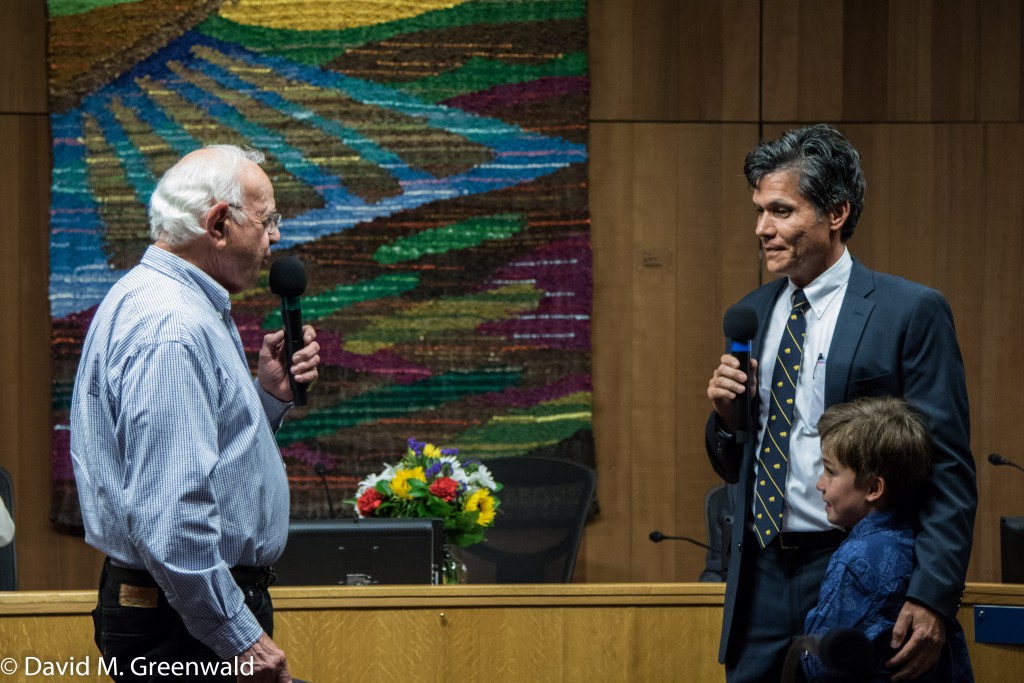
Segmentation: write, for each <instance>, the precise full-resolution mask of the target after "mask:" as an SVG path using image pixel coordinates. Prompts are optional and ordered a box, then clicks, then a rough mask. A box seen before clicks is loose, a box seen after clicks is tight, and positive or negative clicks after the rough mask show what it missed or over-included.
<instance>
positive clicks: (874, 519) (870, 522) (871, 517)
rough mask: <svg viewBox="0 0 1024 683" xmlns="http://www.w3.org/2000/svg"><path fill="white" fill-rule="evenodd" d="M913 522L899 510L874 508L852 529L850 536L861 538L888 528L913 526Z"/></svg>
mask: <svg viewBox="0 0 1024 683" xmlns="http://www.w3.org/2000/svg"><path fill="white" fill-rule="evenodd" d="M911 525H912V522H911V520H910V519H909V518H908V516H907V515H906V514H905V513H902V512H900V511H898V510H894V509H887V508H882V509H881V510H874V511H872V512H871V513H869V514H868V516H867V517H865V518H864V519H862V520H860V521H859V522H857V523H856V524H854V525H853V528H852V529H850V536H849V537H850V538H860V537H862V536H867V535H869V534H873V533H875V532H878V531H885V530H887V529H907V528H911Z"/></svg>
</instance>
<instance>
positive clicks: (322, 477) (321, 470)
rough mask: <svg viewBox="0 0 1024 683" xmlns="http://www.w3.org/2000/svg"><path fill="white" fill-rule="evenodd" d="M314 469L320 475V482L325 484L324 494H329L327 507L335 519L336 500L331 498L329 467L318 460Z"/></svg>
mask: <svg viewBox="0 0 1024 683" xmlns="http://www.w3.org/2000/svg"><path fill="white" fill-rule="evenodd" d="M313 471H314V472H316V473H317V474H318V475H320V482H321V483H322V484H323V485H324V495H325V496H327V509H328V510H329V511H330V513H331V519H334V502H333V501H332V500H331V489H330V487H329V486H328V485H327V476H326V475H327V467H326V466H324V464H323V463H322V462H318V463H317V464H315V465H313Z"/></svg>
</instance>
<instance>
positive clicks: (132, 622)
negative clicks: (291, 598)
mask: <svg viewBox="0 0 1024 683" xmlns="http://www.w3.org/2000/svg"><path fill="white" fill-rule="evenodd" d="M125 583H128V582H125ZM134 583H135V582H134V581H133V582H132V584H131V585H134ZM121 585H122V583H121V582H120V581H118V580H116V579H114V578H113V577H111V576H109V574H108V572H107V569H106V567H104V570H103V574H102V575H101V578H100V590H99V604H98V605H97V606H96V609H95V610H93V613H92V615H93V624H94V627H95V635H96V645H97V646H98V647H99V649H100V652H101V653H102V654H103V659H104V670H105V671H107V672H109V673H110V674H111V676H112V677H113V679H114V680H115V681H118V682H119V683H120V682H121V681H130V682H132V683H135V682H138V681H178V682H180V681H184V680H188V681H197V682H202V683H206V682H211V683H212V682H214V681H216V682H218V683H220V682H221V681H223V682H224V683H234V681H235V676H234V675H233V674H231V675H224V671H225V670H226V667H224V666H223V665H222V664H221V665H220V666H217V665H218V664H220V663H221V662H223V660H222V659H221V658H220V657H218V656H217V654H216V653H215V652H214V651H213V650H211V649H210V648H209V647H207V646H206V645H203V644H202V643H201V642H199V641H198V640H196V639H195V638H193V637H192V636H191V635H189V633H188V631H187V630H186V629H185V624H184V623H183V622H182V620H181V617H180V616H178V613H177V612H176V611H175V610H174V608H172V607H171V606H170V604H169V603H168V602H167V598H166V596H165V595H164V592H163V591H161V590H159V589H158V588H149V592H148V593H146V595H151V594H152V591H156V592H157V599H156V606H155V607H151V606H139V607H133V606H124V605H122V604H121V593H122V591H121ZM144 588H148V587H144ZM239 588H241V589H242V592H243V593H244V594H245V604H246V606H247V607H248V608H249V609H250V610H252V613H253V615H255V617H256V619H257V621H259V623H260V626H262V627H263V630H264V631H266V632H267V634H268V635H270V636H273V633H274V607H273V605H272V604H271V601H270V594H269V592H268V591H267V589H266V587H265V586H260V585H255V584H254V585H241V584H240V585H239ZM139 602H145V600H143V601H139ZM176 663H180V664H179V668H178V669H177V670H175V669H172V666H173V665H174V664H176ZM186 663H193V664H190V666H191V668H189V669H184V668H180V667H184V666H185V665H186ZM202 663H206V667H205V668H203V667H202ZM183 671H188V673H184V674H183V673H182V672H183ZM195 672H205V673H210V675H202V674H201V673H200V674H197V673H195Z"/></svg>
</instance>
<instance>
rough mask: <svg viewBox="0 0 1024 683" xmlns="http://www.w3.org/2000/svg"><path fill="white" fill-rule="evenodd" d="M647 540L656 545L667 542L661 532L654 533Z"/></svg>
mask: <svg viewBox="0 0 1024 683" xmlns="http://www.w3.org/2000/svg"><path fill="white" fill-rule="evenodd" d="M647 538H649V539H651V541H653V542H654V543H661V542H662V541H664V540H665V534H663V533H661V532H660V531H652V532H651V534H650V536H648V537H647Z"/></svg>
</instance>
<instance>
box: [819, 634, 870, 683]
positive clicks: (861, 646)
mask: <svg viewBox="0 0 1024 683" xmlns="http://www.w3.org/2000/svg"><path fill="white" fill-rule="evenodd" d="M818 652H819V654H820V655H821V661H823V662H824V663H825V666H827V667H828V668H830V669H832V670H833V671H841V672H843V673H845V674H850V675H854V676H863V675H866V674H868V673H869V672H870V671H871V644H870V643H869V642H868V639H867V636H865V635H864V634H863V633H861V632H860V631H856V630H854V629H852V628H837V629H834V630H832V631H829V632H828V633H826V634H825V635H823V636H822V637H821V643H820V644H819V645H818Z"/></svg>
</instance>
